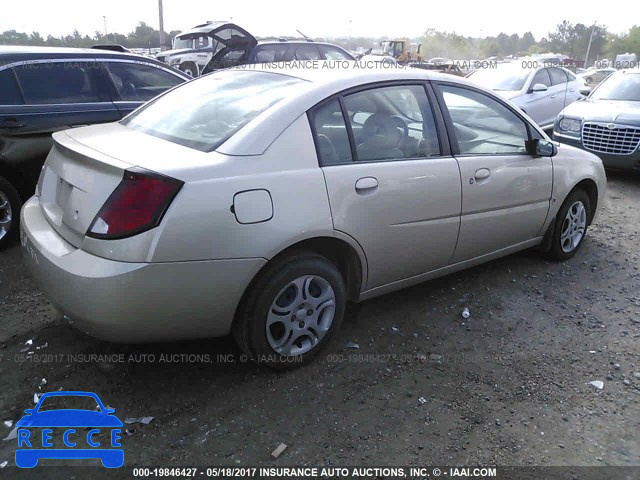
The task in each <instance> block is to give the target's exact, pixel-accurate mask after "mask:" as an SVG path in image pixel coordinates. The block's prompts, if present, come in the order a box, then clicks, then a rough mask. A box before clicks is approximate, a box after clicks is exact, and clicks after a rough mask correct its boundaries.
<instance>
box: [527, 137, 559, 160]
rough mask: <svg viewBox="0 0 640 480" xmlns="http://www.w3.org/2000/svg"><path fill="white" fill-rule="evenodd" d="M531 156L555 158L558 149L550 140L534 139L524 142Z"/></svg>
mask: <svg viewBox="0 0 640 480" xmlns="http://www.w3.org/2000/svg"><path fill="white" fill-rule="evenodd" d="M524 145H525V148H526V150H527V153H528V154H529V155H532V156H534V157H555V156H556V155H557V154H558V147H556V145H555V144H554V143H553V142H551V141H549V140H544V139H543V140H540V139H538V138H534V139H533V140H527V141H525V142H524Z"/></svg>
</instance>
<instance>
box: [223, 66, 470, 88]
mask: <svg viewBox="0 0 640 480" xmlns="http://www.w3.org/2000/svg"><path fill="white" fill-rule="evenodd" d="M235 69H236V70H246V69H250V70H252V71H261V72H268V73H277V74H281V75H287V76H290V77H295V78H299V79H301V80H305V81H308V82H312V83H314V84H315V85H335V86H336V87H337V88H339V89H340V88H341V87H343V88H350V87H354V86H357V85H359V84H363V83H369V82H374V81H381V82H383V81H393V80H432V79H439V80H450V79H451V78H452V76H451V75H446V74H441V73H437V72H432V71H428V70H424V69H420V68H412V67H404V66H401V65H389V64H384V63H383V62H375V61H373V60H371V61H364V62H362V61H361V62H358V61H351V60H344V61H343V60H337V61H332V60H299V61H291V62H275V63H267V64H255V65H246V66H240V67H236V68H235ZM467 83H469V84H470V82H467Z"/></svg>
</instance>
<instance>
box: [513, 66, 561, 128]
mask: <svg viewBox="0 0 640 480" xmlns="http://www.w3.org/2000/svg"><path fill="white" fill-rule="evenodd" d="M537 84H542V85H544V86H545V87H547V90H543V91H533V87H534V85H537ZM550 88H551V78H550V77H549V72H548V71H547V69H546V68H541V69H539V70H538V71H537V72H536V73H535V74H534V75H533V76H532V77H531V81H530V82H529V85H528V86H527V90H526V93H525V94H524V96H523V99H522V101H519V102H518V106H520V107H521V108H522V109H523V110H524V111H525V112H526V113H527V115H529V116H530V117H531V118H532V119H533V121H534V122H536V123H537V124H538V125H541V126H546V125H549V124H553V121H554V120H555V115H554V114H553V112H554V110H555V106H554V104H553V101H552V99H551V98H550V97H551V95H552V92H551V90H550Z"/></svg>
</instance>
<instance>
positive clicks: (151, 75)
mask: <svg viewBox="0 0 640 480" xmlns="http://www.w3.org/2000/svg"><path fill="white" fill-rule="evenodd" d="M188 79H189V77H188V76H187V75H186V74H184V73H182V72H180V71H178V70H175V69H172V68H170V67H168V66H167V65H165V64H163V63H161V62H158V61H156V60H154V59H150V58H146V57H142V56H139V55H134V54H127V53H119V52H113V51H109V50H103V49H72V48H49V47H7V46H0V249H2V248H3V247H5V246H6V245H7V244H8V242H9V241H10V240H11V239H13V238H15V237H16V235H17V234H18V219H19V217H20V208H21V206H22V202H23V201H24V200H25V199H27V198H28V197H30V196H31V195H32V194H33V192H34V189H35V185H36V183H37V180H38V176H39V174H40V170H41V168H42V164H43V163H44V160H45V159H46V156H47V154H48V153H49V150H50V149H51V146H52V140H51V134H52V133H53V132H55V131H58V130H64V129H67V128H73V127H80V126H83V125H89V124H93V123H106V122H114V121H118V120H120V119H122V117H124V116H125V115H127V114H128V113H129V112H131V111H133V110H134V109H136V108H137V107H139V106H140V105H142V104H143V103H145V102H146V101H148V100H150V99H152V98H153V97H155V96H157V95H158V94H160V93H162V92H164V91H166V90H167V89H170V88H173V87H175V86H176V85H179V84H181V83H183V82H185V81H187V80H188Z"/></svg>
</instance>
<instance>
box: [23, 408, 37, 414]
mask: <svg viewBox="0 0 640 480" xmlns="http://www.w3.org/2000/svg"><path fill="white" fill-rule="evenodd" d="M35 411H36V409H35V408H27V409H26V410H25V411H24V413H26V414H29V415H31V414H32V413H35Z"/></svg>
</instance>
